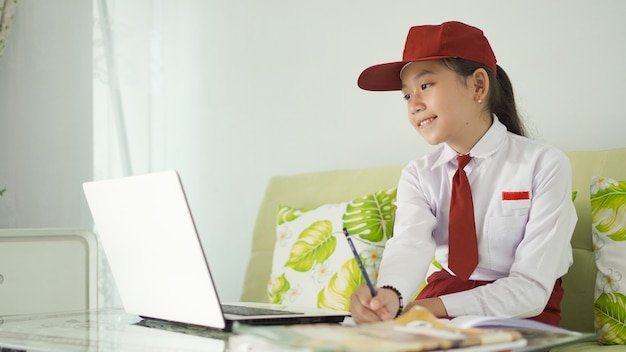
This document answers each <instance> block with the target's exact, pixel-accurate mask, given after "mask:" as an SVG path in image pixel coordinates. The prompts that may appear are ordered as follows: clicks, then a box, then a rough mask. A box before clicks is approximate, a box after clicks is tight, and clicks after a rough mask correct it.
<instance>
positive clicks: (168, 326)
mask: <svg viewBox="0 0 626 352" xmlns="http://www.w3.org/2000/svg"><path fill="white" fill-rule="evenodd" d="M229 336H230V334H228V333H225V332H222V331H215V330H211V329H207V328H203V327H195V326H186V325H180V324H175V323H167V322H158V321H153V320H144V319H141V318H140V317H137V316H136V315H131V314H128V313H126V312H124V310H123V309H104V310H98V311H86V312H63V313H49V314H38V315H14V316H3V317H0V350H11V351H13V350H17V351H22V350H23V351H131V352H132V351H190V352H191V351H219V352H223V351H227V345H228V338H229Z"/></svg>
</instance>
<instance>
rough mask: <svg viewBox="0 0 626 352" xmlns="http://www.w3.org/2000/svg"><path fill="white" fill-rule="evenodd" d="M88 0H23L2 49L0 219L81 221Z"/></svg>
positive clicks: (86, 154) (7, 222)
mask: <svg viewBox="0 0 626 352" xmlns="http://www.w3.org/2000/svg"><path fill="white" fill-rule="evenodd" d="M91 45H92V44H91V3H90V2H89V1H83V0H61V1H43V0H20V1H18V7H17V12H16V14H15V18H14V21H13V25H12V29H11V31H10V33H9V38H8V44H7V46H6V49H5V51H4V55H3V56H2V57H0V189H2V188H3V187H6V188H7V191H6V193H5V194H4V196H2V197H0V227H86V228H90V226H91V225H90V224H91V217H90V215H89V214H88V211H87V209H86V203H85V201H84V197H83V195H82V191H81V188H80V183H82V182H84V181H86V180H89V179H91V178H92V176H91V175H92V152H91V151H92V147H91V61H92V59H91Z"/></svg>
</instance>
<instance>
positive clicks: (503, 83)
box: [442, 58, 526, 136]
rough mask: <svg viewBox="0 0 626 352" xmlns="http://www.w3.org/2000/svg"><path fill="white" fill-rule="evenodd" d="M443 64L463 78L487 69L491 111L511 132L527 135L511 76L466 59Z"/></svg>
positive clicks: (498, 67) (445, 61)
mask: <svg viewBox="0 0 626 352" xmlns="http://www.w3.org/2000/svg"><path fill="white" fill-rule="evenodd" d="M442 62H443V64H444V65H445V66H446V67H448V68H450V69H451V70H453V71H455V72H456V73H458V74H459V75H461V76H463V77H469V76H471V75H472V74H473V73H474V71H476V70H477V69H479V68H483V69H485V71H487V75H488V76H489V82H490V83H491V84H489V105H488V107H489V110H490V111H491V112H492V113H494V114H496V116H498V119H499V120H500V122H502V124H503V125H505V126H506V129H507V130H508V131H509V132H512V133H515V134H517V135H520V136H525V135H526V129H525V127H524V124H523V123H522V120H521V119H520V117H519V115H518V113H517V106H516V105H515V96H514V95H513V85H512V84H511V80H509V76H508V75H507V74H506V72H505V71H504V70H503V69H502V67H500V66H499V65H498V66H497V70H498V72H497V73H494V72H493V70H491V69H490V68H488V67H487V66H485V65H482V64H480V63H477V62H474V61H469V60H464V59H456V58H455V59H443V60H442Z"/></svg>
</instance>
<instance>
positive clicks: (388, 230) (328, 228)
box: [267, 187, 396, 311]
mask: <svg viewBox="0 0 626 352" xmlns="http://www.w3.org/2000/svg"><path fill="white" fill-rule="evenodd" d="M395 199H396V188H395V187H394V188H391V189H388V190H381V191H378V192H374V193H371V194H368V195H365V196H363V197H359V198H356V199H353V200H350V201H346V202H342V203H338V204H324V205H320V206H319V207H317V208H294V207H290V206H279V207H278V214H277V226H276V235H277V238H276V245H275V247H274V256H273V262H272V274H271V278H270V280H269V283H268V287H267V293H268V297H269V300H270V302H271V303H279V304H285V305H298V306H307V307H318V308H325V309H335V310H343V311H348V310H349V309H350V307H349V303H350V295H351V294H352V292H353V291H354V289H355V288H356V287H357V286H359V285H361V284H364V283H365V279H364V278H363V276H362V275H361V272H360V271H359V267H358V264H357V262H356V260H355V259H354V255H353V254H352V252H351V251H350V247H349V246H348V243H347V241H346V238H345V235H344V234H343V231H342V230H343V228H344V227H345V228H347V229H348V231H349V232H350V234H351V236H352V241H353V242H354V246H355V247H356V249H357V252H358V253H359V255H360V256H361V260H362V262H363V264H364V265H365V267H366V271H367V273H368V275H369V276H370V278H371V279H372V282H373V283H374V284H376V277H377V275H378V266H379V264H380V259H381V255H382V252H383V248H384V246H385V243H386V242H387V240H388V239H389V238H390V237H391V236H392V229H393V222H394V215H395V209H396V207H395Z"/></svg>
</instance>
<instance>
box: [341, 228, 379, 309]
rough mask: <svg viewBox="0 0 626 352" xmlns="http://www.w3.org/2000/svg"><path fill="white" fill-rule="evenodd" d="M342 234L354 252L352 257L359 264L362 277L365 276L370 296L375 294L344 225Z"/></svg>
mask: <svg viewBox="0 0 626 352" xmlns="http://www.w3.org/2000/svg"><path fill="white" fill-rule="evenodd" d="M343 234H344V235H346V239H347V240H348V245H350V249H351V250H352V254H354V259H355V260H356V262H357V264H359V269H360V270H361V275H363V277H364V278H365V283H367V287H369V289H370V293H371V294H372V297H374V296H376V289H375V288H374V285H372V280H370V277H369V275H367V271H365V266H363V262H362V261H361V256H360V255H359V253H358V252H357V251H356V248H355V247H354V243H352V239H351V238H350V233H348V229H346V228H345V227H344V228H343Z"/></svg>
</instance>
